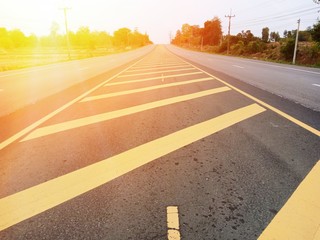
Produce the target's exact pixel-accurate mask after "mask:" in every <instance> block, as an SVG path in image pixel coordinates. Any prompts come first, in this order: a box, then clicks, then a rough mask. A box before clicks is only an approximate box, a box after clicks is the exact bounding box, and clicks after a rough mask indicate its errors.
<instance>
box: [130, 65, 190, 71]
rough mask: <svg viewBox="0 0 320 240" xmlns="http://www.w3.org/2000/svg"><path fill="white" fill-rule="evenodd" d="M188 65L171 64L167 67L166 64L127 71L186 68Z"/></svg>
mask: <svg viewBox="0 0 320 240" xmlns="http://www.w3.org/2000/svg"><path fill="white" fill-rule="evenodd" d="M186 66H188V65H187V64H183V65H174V66H170V67H166V66H159V67H148V68H141V69H134V70H128V71H126V73H132V72H140V71H150V70H157V69H171V68H175V69H176V68H184V67H186Z"/></svg>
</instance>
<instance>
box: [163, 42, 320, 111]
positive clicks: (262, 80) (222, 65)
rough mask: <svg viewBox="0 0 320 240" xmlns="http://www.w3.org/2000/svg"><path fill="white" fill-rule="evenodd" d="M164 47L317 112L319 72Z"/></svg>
mask: <svg viewBox="0 0 320 240" xmlns="http://www.w3.org/2000/svg"><path fill="white" fill-rule="evenodd" d="M167 48H168V49H169V50H170V51H172V52H173V53H176V54H178V55H179V56H181V57H184V58H186V59H188V60H190V61H193V62H196V63H198V64H201V65H202V66H205V67H208V68H210V69H212V70H215V71H218V72H222V73H226V74H228V75H229V76H231V77H234V78H237V79H240V80H241V81H243V82H245V83H249V84H251V85H253V86H256V87H258V88H260V89H263V90H266V91H268V92H271V93H274V94H276V95H278V96H280V97H283V98H285V99H288V100H290V101H293V102H295V103H298V104H301V105H303V106H306V107H308V108H310V109H313V110H316V111H318V112H319V111H320V69H319V68H308V67H301V66H293V65H286V64H277V63H270V62H264V61H256V60H252V59H244V58H236V57H229V56H228V57H226V56H221V55H215V54H207V53H201V52H194V51H188V50H185V49H181V48H178V47H175V46H173V45H168V46H167Z"/></svg>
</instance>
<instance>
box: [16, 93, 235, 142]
mask: <svg viewBox="0 0 320 240" xmlns="http://www.w3.org/2000/svg"><path fill="white" fill-rule="evenodd" d="M229 90H230V88H228V87H221V88H215V89H210V90H206V91H201V92H197V93H192V94H186V95H182V96H178V97H173V98H168V99H164V100H160V101H155V102H151V103H146V104H142V105H139V106H134V107H130V108H125V109H120V110H116V111H113V112H108V113H102V114H98V115H94V116H90V117H85V118H80V119H76V120H71V121H67V122H63V123H59V124H55V125H51V126H47V127H42V128H38V129H36V130H34V131H33V132H31V133H30V134H29V135H28V136H26V137H25V138H24V139H22V140H21V141H27V140H31V139H34V138H39V137H42V136H46V135H50V134H54V133H57V132H62V131H66V130H70V129H74V128H78V127H83V126H87V125H90V124H94V123H99V122H102V121H107V120H110V119H114V118H118V117H123V116H126V115H130V114H133V113H138V112H142V111H146V110H150V109H153V108H157V107H163V106H167V105H170V104H173V103H178V102H183V101H187V100H191V99H196V98H200V97H205V96H209V95H212V94H215V93H220V92H225V91H229Z"/></svg>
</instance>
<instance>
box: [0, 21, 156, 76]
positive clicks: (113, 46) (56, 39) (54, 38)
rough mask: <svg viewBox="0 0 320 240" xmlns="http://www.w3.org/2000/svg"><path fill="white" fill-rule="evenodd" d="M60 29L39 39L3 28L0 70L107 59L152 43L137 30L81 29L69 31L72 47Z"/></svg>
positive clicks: (0, 36) (145, 35)
mask: <svg viewBox="0 0 320 240" xmlns="http://www.w3.org/2000/svg"><path fill="white" fill-rule="evenodd" d="M58 30H59V26H58V25H57V24H55V23H53V25H52V27H51V33H50V34H49V35H48V36H41V37H38V36H36V35H34V34H32V35H30V36H26V35H25V34H24V33H23V32H22V31H21V30H19V29H14V30H7V29H6V28H1V27H0V71H6V70H13V69H19V68H24V67H30V66H36V65H44V64H49V63H54V62H61V61H68V60H75V59H82V58H88V57H96V56H103V55H108V54H113V53H118V52H124V51H128V50H131V49H135V48H139V47H142V46H145V45H148V44H151V43H152V42H151V41H150V39H149V36H148V35H147V34H141V33H140V32H139V31H138V30H137V29H136V30H134V31H131V30H130V29H128V28H120V29H118V30H117V31H115V32H114V33H113V35H110V34H108V33H107V32H104V31H91V30H90V29H89V27H81V28H79V29H78V31H77V32H71V31H70V32H69V46H70V47H69V48H68V44H67V43H68V42H67V38H66V35H61V34H58ZM69 54H70V59H69Z"/></svg>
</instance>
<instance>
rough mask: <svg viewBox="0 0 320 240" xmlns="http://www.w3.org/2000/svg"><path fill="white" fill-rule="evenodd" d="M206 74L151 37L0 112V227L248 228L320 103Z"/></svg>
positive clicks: (302, 170) (300, 166) (290, 174)
mask: <svg viewBox="0 0 320 240" xmlns="http://www.w3.org/2000/svg"><path fill="white" fill-rule="evenodd" d="M169 49H170V50H172V51H178V50H173V48H169ZM179 51H180V50H179ZM193 60H194V59H193ZM194 61H195V60H194ZM230 61H232V60H230ZM242 61H243V60H242ZM199 63H201V62H199ZM101 64H102V63H101ZM201 64H202V63H201ZM204 65H205V64H204ZM226 68H228V69H231V67H230V63H229V66H227V67H226ZM235 69H237V68H235ZM239 69H240V68H239ZM221 71H222V70H221ZM284 71H285V72H287V71H288V69H287V70H284ZM312 71H313V70H312ZM271 72H272V73H270V74H266V73H263V76H269V75H271V74H274V71H273V70H272V71H271ZM35 73H36V72H35ZM215 73H216V72H215V70H213V69H211V68H207V67H205V66H201V65H198V64H194V63H189V62H186V61H185V60H183V59H181V58H180V57H178V56H176V55H174V54H172V53H170V51H168V50H167V49H166V47H164V46H157V47H156V48H155V49H154V50H153V51H151V52H150V53H149V54H147V55H146V56H144V57H143V58H141V59H138V60H135V61H133V62H130V63H127V64H125V65H123V66H121V67H118V68H115V69H112V70H110V71H108V70H106V72H105V73H102V74H100V75H99V76H96V77H92V78H90V79H88V80H87V81H82V82H81V83H79V84H77V85H74V86H73V87H69V88H67V89H66V90H64V91H61V92H59V93H56V94H54V95H52V96H50V97H47V98H44V99H43V100H41V101H37V102H36V103H35V104H33V105H32V106H27V107H25V108H22V109H20V110H18V111H16V112H15V113H12V114H10V115H7V116H4V117H1V118H0V132H1V133H2V135H1V136H0V162H1V164H0V239H168V238H169V236H170V237H172V238H171V239H178V238H176V237H177V235H180V236H181V239H257V238H258V237H259V236H260V234H261V233H262V232H263V230H264V229H265V228H266V227H267V226H268V224H269V223H270V222H271V220H272V219H273V218H274V216H275V215H276V214H277V213H278V211H279V210H280V209H281V208H282V207H283V206H284V205H285V204H286V202H287V200H288V198H289V197H290V196H291V194H292V193H293V192H294V191H295V189H296V188H297V186H298V185H299V184H300V183H301V182H302V180H303V179H304V178H305V177H306V175H307V174H308V173H309V172H310V170H311V169H312V168H313V167H314V166H315V164H316V163H317V162H318V160H319V159H320V151H319V149H320V141H319V128H318V125H317V124H319V123H318V122H319V119H320V118H319V117H320V115H319V112H317V111H313V110H312V109H310V108H307V107H304V106H302V105H301V104H296V103H294V102H292V101H290V100H285V99H283V98H282V97H279V96H277V95H275V94H272V93H270V92H268V91H264V90H261V89H259V88H257V87H255V86H252V85H250V84H246V83H244V82H243V81H240V80H239V78H238V77H237V75H236V74H235V73H231V72H229V71H227V73H228V74H226V73H223V74H221V73H220V76H219V77H223V79H222V80H223V81H221V80H219V79H217V78H215V77H214V76H213V75H212V74H215ZM39 74H40V73H39ZM255 74H256V73H252V75H253V76H254V75H255ZM230 75H233V76H230ZM312 81H313V80H312ZM289 113H290V114H291V113H294V114H293V115H294V116H293V118H288V116H289V115H288V114H289ZM290 116H291V115H290ZM303 123H306V124H303ZM315 187H317V186H315Z"/></svg>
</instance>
